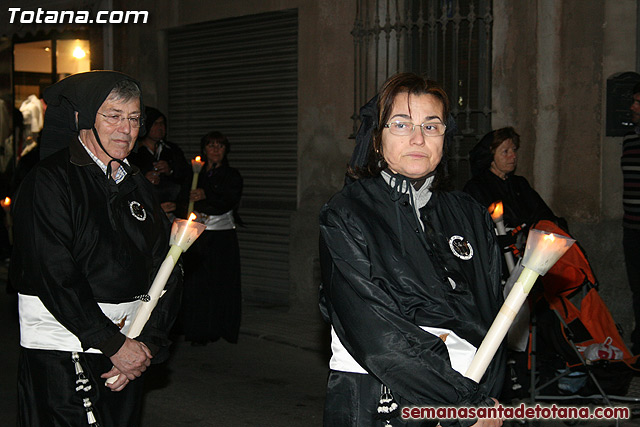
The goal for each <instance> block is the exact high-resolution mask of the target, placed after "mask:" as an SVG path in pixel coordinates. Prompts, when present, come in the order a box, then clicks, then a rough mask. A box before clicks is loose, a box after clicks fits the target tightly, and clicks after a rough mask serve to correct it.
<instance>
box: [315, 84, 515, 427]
mask: <svg viewBox="0 0 640 427" xmlns="http://www.w3.org/2000/svg"><path fill="white" fill-rule="evenodd" d="M368 107H369V108H368V111H364V112H361V115H362V116H363V117H365V118H366V120H363V126H362V127H361V129H360V131H359V133H358V138H357V139H358V140H359V144H358V147H356V152H355V153H354V156H353V158H352V159H353V161H352V162H353V163H352V167H351V168H350V170H349V175H350V180H351V182H350V183H349V184H347V185H346V186H345V187H344V188H343V189H342V191H340V192H339V193H338V194H336V195H335V196H334V197H333V198H332V199H331V200H330V201H329V202H328V203H327V204H326V205H325V206H324V207H323V208H322V210H321V213H320V232H321V238H320V264H321V272H322V287H321V292H320V298H321V301H320V307H321V311H322V313H323V315H324V316H325V318H326V320H327V321H328V322H330V324H331V332H332V333H331V335H332V342H331V347H332V353H333V354H332V357H331V361H330V363H329V364H330V368H331V371H330V375H329V381H328V386H327V398H326V402H325V411H324V424H325V425H326V426H367V427H370V426H383V425H385V426H388V425H392V426H404V425H416V424H415V423H412V422H410V421H408V420H405V419H403V418H402V414H403V413H405V412H403V410H404V411H406V409H407V408H409V407H410V406H422V407H426V406H429V407H443V406H473V407H478V406H493V405H494V404H495V402H496V401H495V400H494V399H492V397H495V396H498V395H499V391H500V386H501V384H502V378H503V366H504V359H503V351H502V349H501V350H500V351H499V352H498V354H497V355H496V357H495V358H494V360H493V362H492V363H491V364H490V366H489V368H488V370H487V373H486V374H485V376H484V377H483V379H482V380H481V381H480V383H479V384H478V383H476V382H475V381H473V380H471V379H469V378H466V377H465V376H464V372H465V371H466V369H467V367H468V365H469V363H470V361H471V359H472V358H473V355H474V354H475V350H476V349H477V348H478V347H479V346H480V343H481V342H482V339H483V338H484V336H485V335H486V333H487V331H488V329H489V326H490V325H491V323H492V321H493V319H494V318H495V316H496V314H497V312H498V310H499V308H500V306H501V303H502V294H501V289H500V253H499V251H498V247H497V245H496V243H495V236H494V234H493V227H492V221H491V218H490V217H489V216H488V213H487V211H486V209H484V208H483V207H482V206H480V205H479V204H478V203H477V202H475V201H474V200H473V199H472V198H471V197H469V196H468V195H466V194H464V193H461V192H448V191H444V187H445V185H444V183H445V175H446V174H445V165H446V160H443V158H444V157H445V156H446V147H447V143H448V141H449V140H450V139H451V137H452V135H453V133H454V132H455V129H454V127H455V124H454V122H453V119H452V118H451V116H450V114H449V100H448V98H447V95H446V93H445V92H444V91H443V90H442V88H441V87H440V86H439V85H438V84H437V83H435V82H433V81H430V80H426V79H424V78H422V77H420V76H417V75H415V74H397V75H395V76H393V77H391V78H390V79H389V80H388V81H387V82H386V83H385V84H384V85H383V87H382V89H381V91H380V94H379V96H378V98H377V100H373V101H372V102H370V103H369V104H368ZM366 110H367V109H366ZM389 411H391V412H389ZM431 421H432V422H434V423H435V422H437V420H431ZM422 422H423V423H424V420H423V421H422ZM440 422H441V423H442V425H471V424H474V423H476V420H475V419H474V420H471V419H454V420H440ZM477 423H478V425H487V426H488V425H500V424H501V421H500V420H491V419H485V420H480V421H478V422H477Z"/></svg>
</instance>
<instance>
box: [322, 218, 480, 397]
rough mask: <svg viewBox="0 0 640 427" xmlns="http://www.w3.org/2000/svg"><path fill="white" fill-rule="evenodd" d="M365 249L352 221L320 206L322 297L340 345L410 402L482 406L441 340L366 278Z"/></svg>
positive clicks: (477, 389) (473, 385) (364, 241)
mask: <svg viewBox="0 0 640 427" xmlns="http://www.w3.org/2000/svg"><path fill="white" fill-rule="evenodd" d="M381 250H384V248H382V249H381ZM369 251H370V248H369V247H368V245H367V239H366V237H365V235H364V234H363V233H362V231H361V230H360V229H359V228H358V224H357V222H355V221H350V220H349V219H348V218H344V217H343V216H341V215H339V214H338V213H336V212H335V211H333V210H331V209H330V208H325V209H324V210H323V212H322V214H321V250H320V257H321V259H320V261H321V266H322V279H323V293H324V295H323V298H324V301H325V302H326V304H327V307H326V313H327V315H328V317H329V318H330V321H331V324H332V325H333V327H334V329H335V331H336V334H337V335H338V337H339V338H340V340H341V342H342V344H343V345H344V346H345V348H346V349H347V350H348V351H349V353H350V354H351V355H352V356H353V357H354V359H356V361H357V362H358V363H359V364H360V365H361V366H362V367H363V368H365V369H366V370H367V371H368V372H369V373H370V374H371V375H374V376H375V377H376V378H378V379H379V380H380V381H381V382H382V383H384V384H385V385H387V386H388V387H390V388H391V390H392V391H393V392H395V393H399V394H400V395H401V396H402V397H403V398H405V399H407V400H408V401H410V402H411V403H413V404H416V405H427V404H428V405H472V406H479V405H481V406H484V402H485V400H486V398H487V397H488V396H487V395H486V394H483V393H482V391H481V390H480V387H479V385H478V384H477V383H475V382H474V381H472V380H470V379H468V378H466V377H464V376H463V375H461V374H460V373H458V372H456V371H455V370H453V368H452V367H451V364H450V361H449V355H448V351H447V349H446V346H445V344H444V343H443V342H442V340H441V339H440V338H439V337H437V336H434V335H432V334H430V333H428V332H426V331H424V330H422V329H421V328H420V327H419V326H418V325H416V324H415V323H413V322H412V321H410V320H409V319H407V318H406V317H405V316H402V315H401V314H400V313H401V310H400V309H399V307H398V298H401V296H397V295H394V294H393V293H391V292H389V290H388V289H385V287H384V286H381V282H380V281H377V279H376V278H375V277H372V274H371V271H372V266H371V264H370V261H369V259H370V257H369V253H368V252H369ZM401 275H402V273H401V272H398V276H399V277H398V280H402V277H401Z"/></svg>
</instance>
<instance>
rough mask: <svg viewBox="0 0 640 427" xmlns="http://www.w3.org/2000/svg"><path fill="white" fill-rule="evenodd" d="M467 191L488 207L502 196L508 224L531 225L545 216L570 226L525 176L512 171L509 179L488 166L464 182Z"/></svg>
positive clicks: (562, 224)
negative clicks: (500, 175) (554, 212)
mask: <svg viewBox="0 0 640 427" xmlns="http://www.w3.org/2000/svg"><path fill="white" fill-rule="evenodd" d="M464 191H465V192H466V193H469V194H471V195H472V196H473V198H474V199H476V200H477V201H478V202H480V203H481V204H482V205H483V206H485V207H489V205H491V203H494V202H497V201H499V200H502V205H503V207H504V218H503V219H504V225H505V227H510V228H515V227H517V226H519V225H522V224H525V225H526V227H527V228H528V227H531V226H532V225H534V224H535V223H536V222H538V221H540V220H542V219H548V220H550V221H553V222H555V223H557V224H558V225H560V226H561V227H563V228H566V222H564V220H562V219H560V218H558V217H556V216H555V215H554V214H553V211H552V210H551V208H549V206H547V204H546V203H545V202H544V200H542V197H540V195H539V194H538V193H537V192H536V190H534V189H533V188H531V185H529V182H528V181H527V180H526V178H524V177H522V176H519V175H513V174H509V175H507V178H506V179H501V178H500V177H498V176H497V175H496V174H494V173H493V172H491V171H490V170H489V169H487V170H485V171H484V172H481V173H479V174H478V175H476V176H474V177H473V178H471V179H470V180H469V181H468V182H467V183H466V185H465V186H464Z"/></svg>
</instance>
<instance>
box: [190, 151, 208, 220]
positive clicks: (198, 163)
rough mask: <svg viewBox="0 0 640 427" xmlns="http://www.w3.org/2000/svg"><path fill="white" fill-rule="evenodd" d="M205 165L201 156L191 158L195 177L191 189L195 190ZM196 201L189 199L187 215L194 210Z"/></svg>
mask: <svg viewBox="0 0 640 427" xmlns="http://www.w3.org/2000/svg"><path fill="white" fill-rule="evenodd" d="M203 166H204V162H203V161H202V160H200V156H196V158H195V159H193V160H191V170H192V171H193V179H192V180H191V190H195V189H196V188H197V186H198V175H200V171H201V170H202V167H203ZM193 205H194V201H193V200H191V201H189V207H188V208H187V215H189V214H190V213H191V212H193Z"/></svg>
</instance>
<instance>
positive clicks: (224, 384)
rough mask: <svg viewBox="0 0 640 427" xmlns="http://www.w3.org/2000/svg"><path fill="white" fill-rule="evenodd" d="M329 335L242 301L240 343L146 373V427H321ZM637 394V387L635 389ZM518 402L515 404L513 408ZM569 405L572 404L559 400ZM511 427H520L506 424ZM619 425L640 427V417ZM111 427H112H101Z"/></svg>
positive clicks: (8, 366)
mask: <svg viewBox="0 0 640 427" xmlns="http://www.w3.org/2000/svg"><path fill="white" fill-rule="evenodd" d="M5 277H6V268H4V267H3V266H1V265H0V342H2V343H4V345H3V351H2V352H0V366H2V367H3V369H2V370H0V413H1V414H2V418H0V426H13V425H16V402H17V398H16V388H15V383H16V370H17V363H18V360H17V359H18V351H17V350H18V322H17V310H16V296H15V294H7V293H6V292H4V284H3V283H2V282H4V278H5ZM328 335H329V333H328V329H327V327H326V325H324V324H323V322H322V321H321V319H320V317H319V313H318V312H317V310H307V311H303V310H300V311H297V312H293V311H289V310H286V309H284V308H282V307H273V306H272V307H267V306H261V305H252V304H248V303H245V304H244V306H243V318H242V327H241V334H240V339H239V342H238V344H229V343H226V342H224V341H219V342H216V343H211V344H208V345H207V346H204V347H193V346H191V345H190V343H188V342H185V341H184V340H183V339H182V338H181V337H177V339H176V342H175V345H174V346H173V348H172V356H171V358H170V359H169V361H168V362H167V363H165V364H163V365H158V366H153V367H152V368H151V369H150V370H149V371H148V372H147V373H146V374H145V377H146V379H145V388H146V393H145V398H144V409H143V414H142V426H143V427H183V426H184V427H186V426H199V427H200V426H202V427H208V426H231V427H235V426H259V427H263V426H264V427H270V426H274V427H275V426H282V425H287V426H288V427H296V426H301V427H302V426H305V427H307V426H310V427H313V426H321V425H322V408H323V405H324V393H325V386H326V378H327V374H328V370H327V365H328V359H329V343H328ZM632 388H635V389H637V391H636V390H634V391H633V392H634V393H636V392H637V394H638V396H640V381H636V379H634V382H633V383H632ZM516 403H517V402H512V404H514V405H515V404H516ZM558 404H562V405H569V403H563V402H558ZM577 424H579V425H588V426H615V425H616V422H615V421H582V420H581V421H574V422H563V421H560V420H549V421H540V422H530V424H529V425H544V426H564V425H577ZM505 425H506V426H513V427H515V426H520V425H523V424H521V423H518V422H515V421H511V422H505ZM617 425H619V426H621V427H632V426H640V419H631V420H622V421H620V422H619V423H618V424H617ZM102 427H108V426H102Z"/></svg>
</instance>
